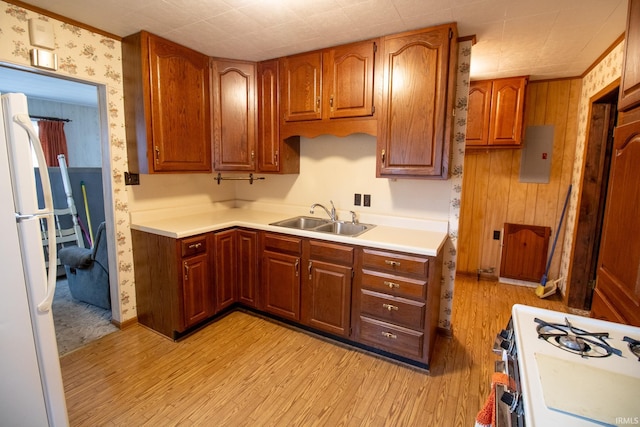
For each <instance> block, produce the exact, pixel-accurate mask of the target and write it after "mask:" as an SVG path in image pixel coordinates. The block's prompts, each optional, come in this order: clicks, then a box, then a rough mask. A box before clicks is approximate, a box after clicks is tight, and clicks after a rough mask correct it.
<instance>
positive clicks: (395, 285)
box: [384, 280, 400, 289]
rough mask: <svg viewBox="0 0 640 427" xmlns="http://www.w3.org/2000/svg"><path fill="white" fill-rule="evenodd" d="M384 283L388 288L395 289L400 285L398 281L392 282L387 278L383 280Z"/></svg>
mask: <svg viewBox="0 0 640 427" xmlns="http://www.w3.org/2000/svg"><path fill="white" fill-rule="evenodd" d="M384 285H385V286H388V287H389V289H397V288H399V287H400V285H399V284H398V283H394V282H389V281H388V280H385V281H384Z"/></svg>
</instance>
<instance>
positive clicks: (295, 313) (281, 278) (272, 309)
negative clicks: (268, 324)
mask: <svg viewBox="0 0 640 427" xmlns="http://www.w3.org/2000/svg"><path fill="white" fill-rule="evenodd" d="M301 255H302V240H301V239H299V238H297V237H292V236H283V235H278V234H272V233H265V236H264V249H263V252H262V289H263V296H264V305H263V310H264V311H266V312H267V313H271V314H274V315H276V316H279V317H282V318H285V319H289V320H295V321H299V320H300V263H301Z"/></svg>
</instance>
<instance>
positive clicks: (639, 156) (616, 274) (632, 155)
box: [591, 121, 640, 326]
mask: <svg viewBox="0 0 640 427" xmlns="http://www.w3.org/2000/svg"><path fill="white" fill-rule="evenodd" d="M613 145H614V147H613V148H614V155H613V160H612V163H611V172H610V174H609V191H608V194H607V201H606V207H605V215H604V224H603V229H602V243H601V244H600V255H599V259H598V273H597V278H598V279H597V283H598V285H597V288H596V291H597V292H596V293H595V295H594V303H593V311H592V313H591V314H592V316H594V317H604V316H603V314H602V310H600V307H601V306H602V305H603V304H604V302H603V301H602V300H605V299H606V301H607V302H608V303H609V304H610V305H611V306H612V307H613V309H614V310H615V311H616V312H617V314H618V315H619V317H620V318H623V319H624V320H625V323H629V324H632V325H635V326H640V217H638V206H640V191H639V190H638V189H640V173H638V164H640V121H635V122H631V123H629V124H626V125H622V126H618V127H617V128H616V130H615V133H614V142H613ZM603 297H604V298H603ZM596 309H598V310H596Z"/></svg>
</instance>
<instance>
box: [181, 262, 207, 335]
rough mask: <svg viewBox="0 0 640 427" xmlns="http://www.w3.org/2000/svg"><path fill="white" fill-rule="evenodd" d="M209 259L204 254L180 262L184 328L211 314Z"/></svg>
mask: <svg viewBox="0 0 640 427" xmlns="http://www.w3.org/2000/svg"><path fill="white" fill-rule="evenodd" d="M208 266H209V259H208V256H207V254H206V253H204V254H200V255H196V256H193V257H190V258H185V259H183V261H182V301H183V313H184V314H183V320H184V326H185V328H188V327H190V326H193V325H195V324H197V323H199V322H201V321H203V320H205V319H207V318H208V317H209V316H211V315H212V314H213V311H212V308H211V306H212V304H211V282H210V279H209V268H208Z"/></svg>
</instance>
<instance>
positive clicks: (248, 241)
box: [236, 229, 258, 308]
mask: <svg viewBox="0 0 640 427" xmlns="http://www.w3.org/2000/svg"><path fill="white" fill-rule="evenodd" d="M236 243H237V254H238V259H237V261H238V266H237V272H238V275H237V288H238V301H240V302H241V303H243V304H246V305H248V306H250V307H255V308H257V307H258V232H257V231H252V230H243V229H239V230H237V240H236Z"/></svg>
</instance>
